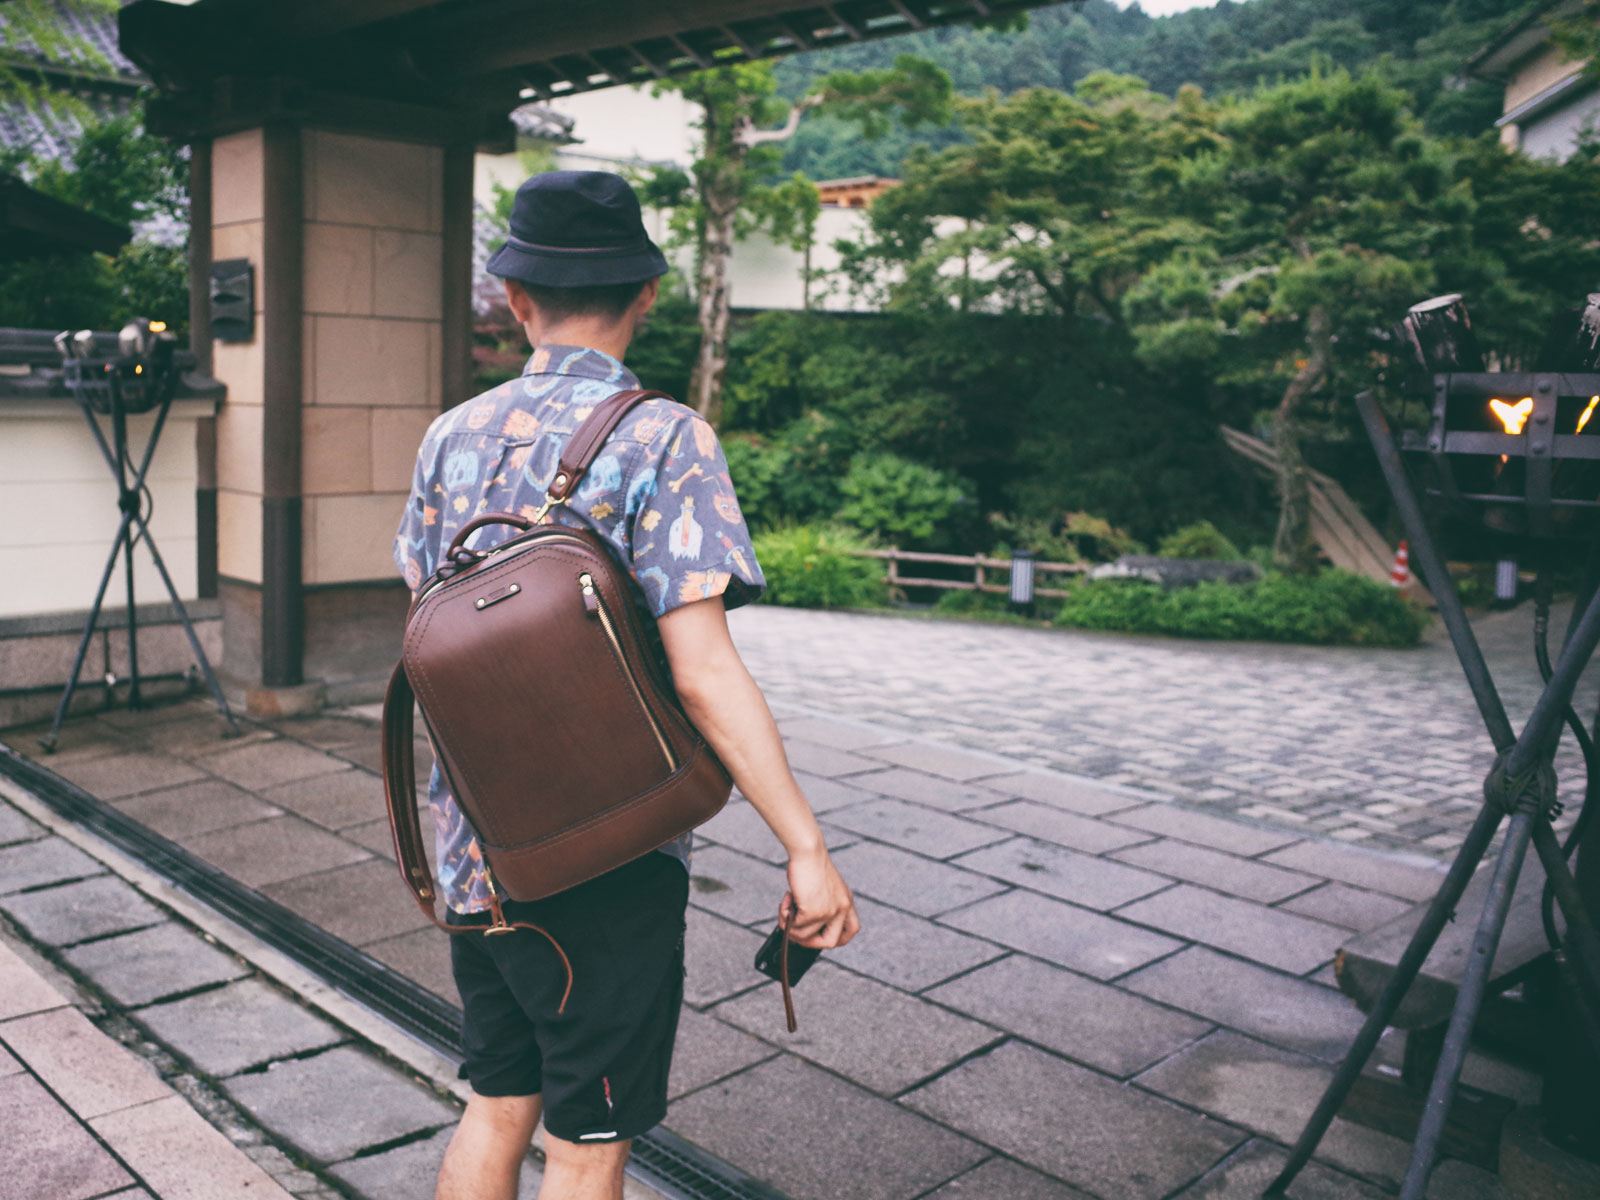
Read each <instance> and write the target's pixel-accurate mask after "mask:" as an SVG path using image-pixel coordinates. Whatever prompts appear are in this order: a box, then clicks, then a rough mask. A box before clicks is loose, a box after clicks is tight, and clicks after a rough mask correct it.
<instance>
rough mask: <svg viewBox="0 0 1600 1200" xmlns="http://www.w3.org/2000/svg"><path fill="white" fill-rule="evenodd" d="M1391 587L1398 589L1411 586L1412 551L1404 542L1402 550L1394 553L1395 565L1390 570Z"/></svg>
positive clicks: (1401, 546)
mask: <svg viewBox="0 0 1600 1200" xmlns="http://www.w3.org/2000/svg"><path fill="white" fill-rule="evenodd" d="M1389 586H1390V587H1397V588H1403V587H1410V586H1411V551H1410V549H1409V548H1408V547H1407V546H1406V544H1405V543H1404V542H1401V543H1400V549H1398V550H1396V551H1395V552H1394V565H1393V566H1392V567H1390V568H1389Z"/></svg>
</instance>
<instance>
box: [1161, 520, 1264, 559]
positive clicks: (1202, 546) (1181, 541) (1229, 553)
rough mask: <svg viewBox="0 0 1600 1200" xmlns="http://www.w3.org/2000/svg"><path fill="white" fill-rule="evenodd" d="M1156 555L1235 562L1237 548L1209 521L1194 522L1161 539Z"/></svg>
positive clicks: (1237, 554)
mask: <svg viewBox="0 0 1600 1200" xmlns="http://www.w3.org/2000/svg"><path fill="white" fill-rule="evenodd" d="M1156 553H1158V554H1160V555H1162V556H1163V557H1164V558H1216V559H1224V560H1226V561H1228V562H1237V561H1239V560H1240V559H1241V558H1243V557H1244V555H1242V554H1240V553H1239V547H1237V546H1235V545H1234V544H1233V543H1232V542H1230V541H1229V540H1228V539H1227V537H1226V535H1224V534H1223V532H1222V531H1221V530H1220V529H1218V528H1217V527H1216V526H1215V525H1213V524H1212V523H1211V522H1210V521H1196V522H1195V523H1194V524H1193V525H1185V526H1184V527H1183V528H1182V529H1179V530H1177V531H1176V532H1174V533H1172V534H1170V535H1168V536H1167V537H1164V538H1162V539H1161V545H1160V547H1159V548H1158V549H1157V551H1156Z"/></svg>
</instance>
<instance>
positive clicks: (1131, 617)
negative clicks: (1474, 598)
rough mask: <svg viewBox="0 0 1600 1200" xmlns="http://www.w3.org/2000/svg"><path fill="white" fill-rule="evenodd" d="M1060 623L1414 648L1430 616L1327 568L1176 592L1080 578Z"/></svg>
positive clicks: (1387, 591)
mask: <svg viewBox="0 0 1600 1200" xmlns="http://www.w3.org/2000/svg"><path fill="white" fill-rule="evenodd" d="M1055 623H1056V624H1057V625H1065V626H1069V627H1071V628H1074V629H1104V630H1114V631H1117V632H1121V633H1164V634H1170V635H1172V636H1174V637H1188V638H1226V639H1241V640H1252V641H1266V642H1306V643H1311V644H1314V645H1336V644H1339V645H1359V646H1414V645H1416V644H1417V642H1418V641H1419V640H1420V639H1421V637H1422V631H1423V630H1424V629H1426V628H1427V626H1428V615H1427V614H1426V613H1425V612H1423V611H1422V610H1421V609H1419V608H1417V607H1416V606H1415V605H1413V604H1412V603H1411V602H1410V601H1409V600H1407V599H1406V598H1405V597H1404V596H1402V595H1401V594H1400V593H1399V592H1398V591H1396V590H1395V589H1393V588H1389V587H1385V586H1384V585H1383V584H1381V583H1375V582H1374V581H1373V580H1370V579H1367V578H1365V577H1363V576H1360V575H1354V574H1351V573H1350V572H1348V571H1341V570H1337V569H1331V568H1330V569H1328V570H1325V571H1323V572H1322V573H1321V574H1318V575H1311V576H1302V575H1268V576H1267V577H1266V578H1264V579H1259V580H1257V581H1256V582H1254V583H1246V584H1227V583H1202V584H1199V585H1198V586H1196V587H1192V588H1183V589H1179V590H1177V591H1171V592H1167V591H1163V590H1162V589H1161V588H1160V587H1159V586H1158V585H1156V584H1153V583H1147V582H1145V581H1143V580H1102V581H1100V582H1097V583H1083V584H1079V585H1077V586H1075V587H1074V588H1073V589H1072V592H1071V594H1070V595H1069V596H1068V597H1067V598H1066V599H1065V600H1064V601H1063V602H1062V605H1061V609H1060V611H1059V612H1058V613H1057V614H1056V617H1055Z"/></svg>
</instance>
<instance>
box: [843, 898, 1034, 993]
mask: <svg viewBox="0 0 1600 1200" xmlns="http://www.w3.org/2000/svg"><path fill="white" fill-rule="evenodd" d="M856 913H857V915H858V916H859V917H860V918H861V932H860V933H859V934H857V935H856V937H855V938H853V939H852V940H851V942H850V944H849V945H848V946H842V947H840V948H838V949H835V950H830V951H828V957H829V959H831V960H832V961H833V962H836V963H838V964H839V965H840V966H844V967H848V968H849V969H850V970H852V971H859V972H860V973H861V974H863V975H870V976H872V978H874V979H878V980H881V981H883V982H884V983H887V984H891V985H892V986H894V987H898V988H903V989H904V990H906V991H908V992H920V991H922V990H923V989H924V988H929V987H932V986H933V985H934V984H936V983H939V982H940V981H942V980H945V979H949V978H950V977H951V976H952V975H959V974H960V973H961V972H963V971H968V970H971V969H972V968H973V967H976V966H977V965H978V964H979V963H984V962H988V961H989V960H990V959H992V958H995V957H997V956H999V955H1000V954H1003V953H1004V951H1003V950H1001V949H1000V947H998V946H996V945H993V944H992V943H990V942H985V941H981V940H979V939H978V938H974V937H968V936H967V935H966V934H964V933H957V932H956V931H955V930H953V929H946V928H945V927H944V926H942V925H936V924H934V923H933V922H932V921H929V920H926V919H924V918H922V917H914V916H911V915H910V914H909V913H903V912H900V911H899V910H898V909H894V908H890V907H888V906H887V905H883V904H878V903H876V902H875V901H872V900H868V899H867V898H866V897H865V896H857V897H856Z"/></svg>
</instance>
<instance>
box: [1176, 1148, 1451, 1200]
mask: <svg viewBox="0 0 1600 1200" xmlns="http://www.w3.org/2000/svg"><path fill="white" fill-rule="evenodd" d="M1288 1161H1289V1154H1288V1151H1286V1150H1284V1149H1282V1148H1281V1147H1279V1146H1274V1145H1273V1144H1272V1143H1271V1142H1266V1141H1262V1140H1261V1139H1260V1138H1252V1139H1251V1140H1250V1141H1248V1142H1246V1143H1245V1144H1244V1145H1243V1146H1241V1147H1240V1148H1239V1149H1238V1150H1237V1151H1236V1152H1235V1153H1233V1154H1232V1155H1230V1156H1229V1157H1228V1159H1227V1160H1226V1161H1225V1162H1223V1163H1222V1164H1221V1165H1220V1166H1218V1167H1217V1168H1216V1169H1215V1170H1213V1171H1211V1172H1209V1173H1208V1174H1207V1175H1206V1177H1205V1178H1204V1179H1202V1180H1200V1181H1199V1182H1197V1183H1195V1184H1194V1185H1193V1186H1192V1187H1187V1188H1185V1189H1184V1190H1183V1191H1182V1192H1180V1193H1178V1195H1179V1200H1246V1198H1247V1197H1248V1200H1257V1197H1259V1196H1260V1195H1261V1194H1262V1193H1263V1192H1265V1191H1266V1190H1267V1185H1268V1184H1270V1183H1271V1182H1272V1181H1273V1180H1274V1179H1276V1178H1277V1177H1278V1174H1279V1172H1281V1171H1282V1170H1283V1167H1284V1164H1285V1163H1286V1162H1288ZM1289 1196H1290V1198H1291V1200H1385V1196H1386V1193H1384V1192H1380V1191H1379V1190H1378V1189H1377V1188H1375V1187H1373V1186H1372V1185H1371V1184H1367V1183H1362V1182H1361V1181H1360V1180H1358V1179H1354V1178H1352V1177H1351V1176H1349V1175H1344V1174H1341V1173H1340V1172H1338V1171H1335V1170H1332V1169H1331V1168H1328V1167H1325V1166H1323V1165H1322V1164H1321V1163H1318V1162H1311V1163H1307V1164H1306V1167H1305V1170H1303V1171H1302V1172H1301V1173H1300V1174H1299V1175H1298V1176H1296V1177H1295V1182H1294V1186H1293V1188H1292V1189H1291V1190H1290V1192H1289ZM1441 1200H1443V1198H1442V1197H1441Z"/></svg>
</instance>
